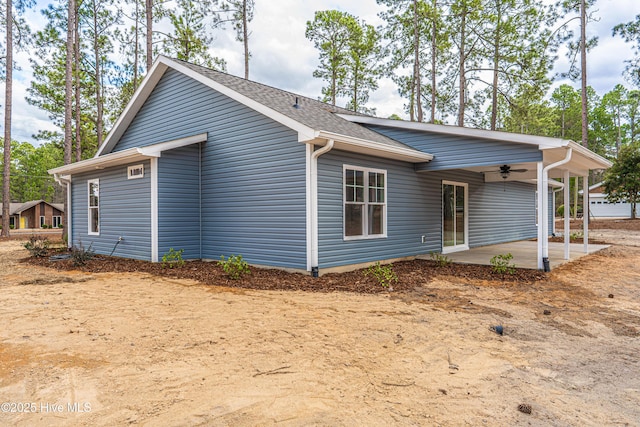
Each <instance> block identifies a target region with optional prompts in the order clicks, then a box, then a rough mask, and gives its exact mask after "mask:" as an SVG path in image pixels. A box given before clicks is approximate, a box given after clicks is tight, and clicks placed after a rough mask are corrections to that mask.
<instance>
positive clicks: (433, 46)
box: [430, 0, 438, 123]
mask: <svg viewBox="0 0 640 427" xmlns="http://www.w3.org/2000/svg"><path fill="white" fill-rule="evenodd" d="M437 10H438V0H433V12H432V13H433V19H432V20H431V120H430V123H435V122H436V93H437V92H436V84H437V81H436V75H437V72H438V70H437V69H436V66H437V62H436V58H437V51H438V50H437V42H438V27H437V25H436V22H437V16H438V15H437Z"/></svg>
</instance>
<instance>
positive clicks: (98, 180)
mask: <svg viewBox="0 0 640 427" xmlns="http://www.w3.org/2000/svg"><path fill="white" fill-rule="evenodd" d="M91 184H98V206H97V207H92V206H91V195H90V194H91ZM101 198H102V196H101V195H100V179H97V178H96V179H90V180H88V181H87V234H88V235H89V236H99V235H100V199H101ZM91 209H97V210H98V231H91Z"/></svg>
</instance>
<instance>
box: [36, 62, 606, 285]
mask: <svg viewBox="0 0 640 427" xmlns="http://www.w3.org/2000/svg"><path fill="white" fill-rule="evenodd" d="M610 166H611V163H610V162H609V161H608V160H606V159H604V158H602V157H600V156H598V155H597V154H595V153H593V152H591V151H589V150H587V149H586V148H584V147H582V146H581V145H580V144H577V143H576V142H574V141H569V140H562V139H558V138H546V137H538V136H531V135H521V134H513V133H506V132H496V131H487V130H480V129H470V128H463V127H457V126H445V125H435V124H428V123H416V122H407V121H402V120H390V119H381V118H377V117H372V116H367V115H362V114H357V113H354V112H353V111H349V110H345V109H343V108H339V107H335V106H332V105H328V104H325V103H322V102H319V101H318V100H315V99H311V98H307V97H303V96H300V95H296V94H293V93H290V92H287V91H283V90H280V89H277V88H274V87H270V86H266V85H263V84H260V83H257V82H252V81H249V80H246V79H243V78H240V77H235V76H232V75H229V74H225V73H221V72H217V71H214V70H211V69H207V68H204V67H201V66H197V65H194V64H190V63H187V62H184V61H180V60H175V59H170V58H166V57H164V56H160V57H159V58H158V59H157V60H156V62H155V64H154V66H153V67H152V68H151V70H150V71H149V73H148V74H147V76H146V77H145V79H144V81H143V82H142V83H141V85H140V86H139V88H138V90H137V91H136V93H135V94H134V96H133V98H132V99H131V101H130V102H129V104H128V105H127V107H126V108H125V110H124V112H123V114H122V115H121V116H120V118H119V119H118V120H117V121H116V123H115V125H114V127H113V129H112V130H111V132H110V133H109V135H108V137H107V139H106V140H105V142H104V143H103V144H102V146H101V147H100V148H99V149H98V152H97V154H96V156H95V157H94V158H92V159H88V160H83V161H80V162H77V163H72V164H69V165H65V166H61V167H58V168H55V169H52V170H50V171H49V172H50V173H51V174H53V175H54V176H55V178H56V181H57V182H60V183H65V184H67V199H68V203H69V204H68V206H69V209H68V215H69V216H68V232H69V240H68V242H69V245H79V244H81V243H84V244H91V245H92V248H93V249H94V250H95V251H96V253H100V254H110V253H113V254H114V255H116V256H121V257H128V258H137V259H143V260H149V261H153V262H157V261H158V260H159V259H161V258H162V254H163V253H166V252H167V251H169V250H170V249H171V248H175V249H176V250H177V249H183V250H184V253H183V257H184V258H185V259H219V258H220V255H227V256H228V255H231V254H236V255H238V254H241V255H242V256H243V257H244V258H245V259H246V260H247V262H249V263H250V264H253V265H264V266H271V267H282V268H289V269H295V270H302V271H307V272H311V273H312V274H313V275H316V274H320V273H326V272H329V271H332V270H333V271H336V270H341V269H353V268H358V267H360V266H366V265H368V264H370V263H374V262H376V261H381V262H391V261H394V260H399V259H407V258H414V257H416V256H425V255H427V256H428V254H430V253H433V252H438V253H451V252H456V251H465V250H469V249H470V248H473V247H478V246H484V245H491V244H495V243H502V242H510V241H516V240H523V239H532V238H537V241H538V243H537V246H538V249H537V262H538V268H542V267H543V264H544V259H545V258H547V259H548V241H547V239H546V238H543V236H544V237H546V236H548V235H549V234H550V233H549V231H550V230H551V225H552V222H553V211H552V203H551V202H550V200H551V196H552V194H551V192H550V191H549V187H550V184H551V180H552V179H554V178H563V179H564V180H565V182H567V181H568V179H569V177H570V176H573V177H575V176H578V177H586V176H588V175H589V171H590V170H594V169H606V168H608V167H610ZM566 187H567V188H565V192H566V194H567V196H568V186H566ZM586 232H587V233H588V229H586ZM587 233H585V235H586V234H587ZM566 234H567V235H568V234H569V233H566ZM587 241H588V239H587ZM120 242H122V243H120ZM118 243H120V244H118ZM116 245H117V250H115V252H114V248H116ZM533 256H535V255H533V254H532V257H533Z"/></svg>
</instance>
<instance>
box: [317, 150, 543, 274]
mask: <svg viewBox="0 0 640 427" xmlns="http://www.w3.org/2000/svg"><path fill="white" fill-rule="evenodd" d="M344 164H347V165H351V166H361V167H370V168H378V169H385V170H386V171H387V187H388V188H387V237H386V238H376V239H363V240H349V241H345V240H344V239H343V189H342V171H343V165H344ZM443 180H447V181H457V182H463V183H468V184H469V245H470V246H471V247H475V246H483V245H488V244H492V243H497V242H508V241H513V240H520V239H526V238H533V237H536V235H537V228H536V224H535V204H534V202H535V186H534V185H530V184H523V183H518V182H506V183H484V180H483V176H482V174H479V173H473V172H466V171H460V170H452V171H437V172H436V171H434V172H415V171H414V169H413V165H412V164H408V163H402V162H394V161H388V160H387V161H385V160H382V159H379V158H376V157H367V156H363V155H356V154H351V153H346V152H340V151H337V150H334V151H331V152H329V153H327V154H325V155H323V156H322V157H320V159H319V176H318V199H319V200H318V203H319V239H320V241H319V260H320V268H329V267H335V266H340V265H348V264H357V263H362V262H372V261H376V260H381V259H392V258H401V257H407V256H415V255H419V254H427V253H430V252H440V251H441V249H442V181H443ZM422 236H426V243H422Z"/></svg>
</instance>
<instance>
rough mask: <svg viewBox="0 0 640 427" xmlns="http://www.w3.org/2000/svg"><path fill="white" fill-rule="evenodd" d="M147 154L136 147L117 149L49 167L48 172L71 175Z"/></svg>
mask: <svg viewBox="0 0 640 427" xmlns="http://www.w3.org/2000/svg"><path fill="white" fill-rule="evenodd" d="M146 157H149V156H145V155H144V154H142V153H140V150H139V149H138V148H129V149H127V150H122V151H118V152H115V153H110V154H105V155H103V156H100V157H94V158H91V159H87V160H82V161H79V162H76V163H71V164H69V165H64V166H60V167H57V168H54V169H49V170H48V172H49V173H50V174H52V175H61V174H65V175H72V174H77V173H82V172H88V171H91V170H96V169H104V168H107V167H110V166H118V165H123V164H126V163H132V162H135V161H138V160H141V159H144V158H146Z"/></svg>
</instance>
